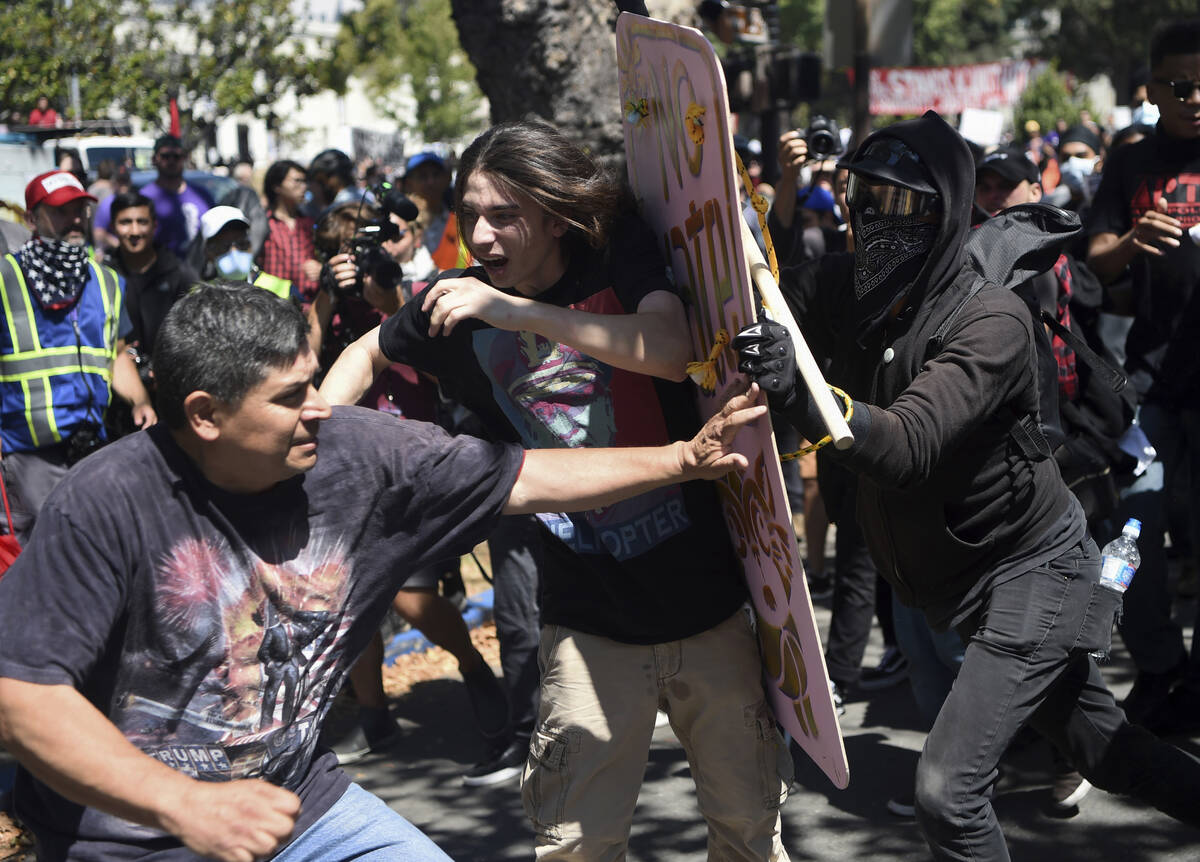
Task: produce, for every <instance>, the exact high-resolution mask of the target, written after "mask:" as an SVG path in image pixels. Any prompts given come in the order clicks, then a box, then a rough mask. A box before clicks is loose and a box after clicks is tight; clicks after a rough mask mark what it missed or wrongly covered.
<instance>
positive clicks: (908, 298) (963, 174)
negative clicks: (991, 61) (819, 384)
mask: <svg viewBox="0 0 1200 862" xmlns="http://www.w3.org/2000/svg"><path fill="white" fill-rule="evenodd" d="M844 164H845V166H846V167H847V168H848V169H849V171H850V180H849V184H848V186H847V194H846V198H847V201H848V203H849V209H850V217H851V221H852V223H853V228H854V239H855V251H854V253H853V254H846V255H827V256H825V257H823V258H821V259H820V260H817V261H814V262H812V263H810V264H805V265H804V266H801V267H798V268H795V269H790V270H787V271H785V273H784V275H783V289H784V293H785V295H786V296H787V299H788V303H789V305H790V306H791V308H792V311H793V312H794V314H795V316H796V319H797V320H798V321H800V322H801V326H802V328H803V330H804V336H805V338H806V339H807V341H808V344H809V345H810V346H811V347H812V350H813V353H814V354H815V355H816V357H817V358H818V360H821V359H829V360H830V361H831V363H832V365H831V371H830V374H829V379H830V381H831V382H832V383H835V384H837V385H838V386H840V387H842V388H843V389H844V390H845V391H846V393H847V395H848V399H849V400H850V402H851V406H852V408H853V412H852V415H851V416H850V417H849V422H850V427H851V430H852V431H853V432H854V438H855V442H854V444H853V445H852V446H851V447H850V448H848V449H846V450H844V451H840V452H831V457H832V458H833V459H834V460H836V461H838V462H840V463H841V464H842V465H844V466H845V467H847V468H848V469H850V470H851V471H853V472H855V473H857V474H858V520H859V522H860V524H861V526H862V530H863V534H864V537H865V538H866V540H867V544H868V546H869V547H870V550H871V554H872V556H873V557H874V559H875V563H876V565H877V566H878V569H879V571H880V573H881V574H882V575H883V576H884V577H885V578H886V579H887V580H888V581H890V583H891V585H892V587H893V589H894V590H895V591H896V594H897V595H898V596H899V598H900V599H901V601H903V602H904V603H905V604H907V605H910V606H913V607H916V608H919V609H921V610H922V611H923V612H924V613H925V616H926V618H927V619H928V621H929V623H930V624H931V625H932V626H933V628H934V629H935V630H938V631H945V630H946V629H948V628H951V627H953V628H954V629H955V630H956V631H957V632H958V633H959V635H960V636H961V637H962V639H963V641H964V643H966V644H967V649H966V655H965V659H964V662H963V665H962V669H961V671H960V672H959V675H958V679H957V681H956V682H955V684H954V688H953V690H952V691H951V693H950V695H949V697H948V698H947V699H946V702H945V704H944V705H943V707H942V710H941V712H940V714H939V715H938V718H937V720H936V722H935V723H934V726H933V729H932V730H931V731H930V734H929V738H928V740H927V741H926V744H925V749H924V752H923V753H922V756H921V760H920V763H919V765H918V767H917V782H916V808H917V816H918V819H919V821H920V823H921V827H922V830H923V832H924V834H925V837H926V840H927V841H928V842H929V845H930V847H931V849H932V850H933V855H934V857H935V858H937V859H972V860H983V859H988V860H992V859H999V860H1004V859H1008V858H1009V855H1008V850H1007V847H1006V845H1005V843H1004V837H1003V835H1002V833H1001V830H1000V827H999V825H998V823H997V820H996V816H995V813H994V811H993V810H992V806H991V801H990V798H991V794H992V790H993V787H994V785H995V781H996V777H997V768H996V767H997V763H998V762H999V759H1000V756H1001V755H1002V754H1003V752H1004V750H1005V749H1006V748H1007V747H1008V744H1009V742H1010V741H1011V740H1012V738H1013V736H1014V735H1015V734H1016V732H1017V731H1018V730H1019V729H1020V728H1021V727H1022V726H1024V725H1026V724H1032V725H1033V726H1034V727H1035V728H1036V729H1037V730H1039V731H1040V732H1042V733H1043V734H1044V735H1045V736H1047V737H1048V738H1049V739H1050V740H1051V741H1052V742H1054V744H1055V745H1057V746H1058V747H1059V748H1060V749H1061V750H1063V751H1064V752H1066V753H1067V754H1068V755H1069V756H1070V757H1071V759H1072V760H1073V762H1074V763H1075V764H1076V765H1077V766H1078V768H1079V770H1080V772H1082V773H1083V775H1084V776H1085V777H1086V778H1088V779H1089V780H1090V781H1091V782H1092V783H1093V784H1095V785H1096V786H1098V787H1101V788H1104V789H1107V790H1110V791H1113V792H1123V793H1132V794H1135V795H1137V796H1139V797H1141V798H1143V799H1144V800H1146V801H1148V802H1150V803H1151V804H1153V805H1155V806H1156V807H1158V808H1159V809H1161V810H1163V811H1165V812H1167V813H1168V814H1170V815H1172V816H1174V817H1176V818H1178V819H1180V820H1183V821H1185V822H1188V823H1192V824H1197V825H1200V809H1198V808H1197V806H1196V805H1195V800H1194V795H1193V792H1191V791H1194V789H1195V787H1197V786H1198V784H1197V782H1200V763H1197V761H1195V760H1194V759H1192V758H1191V757H1189V756H1187V755H1185V754H1183V753H1182V752H1180V751H1179V750H1178V749H1175V748H1174V747H1172V746H1170V745H1168V744H1166V743H1163V742H1161V741H1159V740H1158V739H1157V738H1156V737H1154V736H1153V735H1151V734H1149V733H1148V732H1146V731H1144V730H1142V729H1141V728H1137V727H1133V726H1131V725H1129V724H1128V722H1127V721H1126V720H1125V716H1124V714H1123V713H1122V712H1121V710H1120V709H1119V708H1118V707H1117V705H1116V703H1115V701H1114V700H1113V697H1112V695H1111V694H1110V693H1109V691H1108V690H1107V688H1105V685H1104V682H1103V680H1102V679H1101V676H1100V671H1099V670H1098V668H1097V667H1096V664H1095V662H1094V661H1092V660H1091V659H1090V658H1089V652H1091V651H1093V650H1104V649H1107V647H1108V645H1109V641H1110V638H1111V630H1112V618H1113V613H1114V611H1115V608H1116V605H1117V603H1118V602H1119V597H1118V594H1116V593H1114V592H1113V591H1111V590H1108V589H1106V588H1104V587H1101V586H1100V585H1099V568H1100V567H1099V554H1098V552H1097V550H1096V545H1095V543H1094V542H1093V541H1092V539H1091V538H1090V537H1089V536H1088V534H1087V530H1086V526H1085V523H1084V517H1083V512H1082V510H1081V509H1080V507H1079V504H1078V502H1077V501H1076V500H1075V499H1074V497H1073V496H1072V495H1071V493H1070V491H1068V490H1067V487H1066V485H1065V484H1064V483H1063V481H1062V478H1061V476H1060V474H1059V471H1058V468H1057V466H1056V465H1055V462H1054V459H1053V458H1051V457H1049V455H1050V453H1049V448H1048V447H1047V446H1046V444H1045V440H1044V437H1043V435H1042V433H1041V428H1040V425H1039V421H1038V385H1037V379H1038V377H1037V357H1036V353H1035V342H1034V333H1035V330H1034V325H1035V324H1034V320H1033V317H1032V315H1031V314H1030V311H1029V308H1028V307H1027V306H1026V305H1025V304H1024V303H1023V302H1022V301H1021V300H1020V299H1019V298H1018V297H1017V296H1016V295H1014V294H1013V293H1012V291H1011V290H1009V289H1007V287H1006V285H1008V284H1015V283H1019V282H1020V281H1023V280H1025V279H1027V278H1028V277H1029V276H1030V275H1032V274H1034V273H1037V272H1041V271H1044V270H1045V269H1048V268H1049V267H1050V266H1051V265H1052V264H1053V262H1054V260H1055V259H1056V258H1057V257H1058V254H1059V249H1060V248H1061V246H1062V244H1063V243H1064V242H1065V241H1066V240H1069V239H1070V238H1071V236H1073V235H1074V234H1077V233H1078V231H1079V223H1078V219H1077V218H1076V217H1075V216H1073V215H1071V214H1068V213H1064V212H1062V211H1061V210H1057V209H1054V208H1051V207H1045V206H1043V205H1039V204H1027V205H1025V206H1022V207H1016V208H1014V209H1012V210H1009V211H1006V212H1005V213H1002V214H1000V215H999V216H997V217H996V218H993V219H991V220H989V221H988V222H986V223H985V225H984V226H983V227H981V228H979V229H978V230H976V231H975V233H974V234H973V235H972V236H971V242H970V243H968V233H969V231H970V221H971V219H970V214H971V207H972V204H973V198H974V186H975V172H974V166H973V162H972V158H971V153H970V150H969V149H968V148H967V145H966V143H965V142H964V141H963V139H962V138H961V137H960V136H959V135H958V133H957V132H955V131H954V130H953V129H951V128H950V127H949V126H948V125H946V123H945V122H943V121H942V119H941V118H940V117H939V116H937V115H936V114H934V113H932V112H929V113H927V114H925V116H924V117H922V118H920V119H917V120H911V121H906V122H901V123H897V124H895V125H893V126H889V127H888V128H887V129H886V130H883V131H881V132H877V133H875V134H873V135H871V136H870V137H868V138H867V139H866V140H865V141H863V144H862V146H861V147H860V148H859V149H858V151H857V152H856V153H855V154H854V155H853V156H852V157H851V158H850V159H848V160H847V161H845V162H844ZM985 231H986V233H984V232H985ZM1000 264H1005V265H1004V266H1001V265H1000ZM1005 269H1007V270H1008V272H1007V273H1005V272H1003V270H1005ZM982 273H986V274H987V277H986V278H985V277H984V275H983V274H982ZM998 275H1000V276H1004V277H1003V278H997V276H998ZM734 347H735V348H737V349H738V351H739V353H740V367H741V369H742V370H743V371H745V372H747V373H748V374H750V375H751V376H752V377H753V378H754V379H756V380H757V381H758V383H759V385H760V386H761V387H762V388H763V389H764V390H766V391H767V393H768V397H769V399H770V400H771V402H772V407H773V409H776V410H777V411H779V412H783V413H784V414H785V415H787V416H788V418H789V419H790V420H791V421H792V422H793V424H795V425H796V426H797V428H798V429H799V430H800V432H801V433H802V434H804V436H806V437H808V438H809V439H813V440H816V439H819V438H821V437H822V436H823V435H824V433H825V431H824V428H823V425H822V423H821V421H820V419H819V416H818V414H817V411H816V409H815V407H814V406H813V405H812V403H811V398H810V396H809V394H808V391H807V389H805V388H804V387H803V385H800V386H797V382H796V375H795V361H794V358H793V353H792V347H791V342H790V340H789V337H788V336H787V335H786V331H785V330H784V329H783V327H781V326H779V325H778V324H774V323H771V322H762V323H759V324H757V325H755V326H753V327H749V328H747V329H745V330H743V331H742V333H740V334H739V335H738V337H737V338H736V339H735V341H734Z"/></svg>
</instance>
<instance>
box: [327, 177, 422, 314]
mask: <svg viewBox="0 0 1200 862" xmlns="http://www.w3.org/2000/svg"><path fill="white" fill-rule="evenodd" d="M372 194H373V195H374V197H375V199H376V200H377V201H379V202H380V215H379V217H378V218H375V219H366V220H362V219H360V220H359V227H358V230H357V231H355V233H354V236H353V237H352V238H351V239H350V242H349V248H348V249H347V250H348V251H349V252H350V253H351V254H353V255H354V260H355V263H357V265H358V278H356V279H355V280H354V282H353V283H352V284H349V285H344V286H341V285H337V284H336V283H335V282H334V281H333V279H332V278H330V284H331V285H332V288H333V291H334V292H335V293H336V294H338V295H339V296H362V291H363V278H364V276H365V275H369V276H371V278H372V279H373V280H374V282H375V283H376V284H377V285H379V287H380V288H382V289H383V290H394V289H395V288H396V285H398V284H399V283H400V280H401V278H402V277H403V272H402V270H401V268H400V264H399V263H397V262H396V261H395V260H394V259H393V258H392V256H391V255H390V254H388V253H387V251H386V250H384V248H383V243H385V242H395V241H396V240H398V239H400V228H399V226H398V225H397V224H396V223H395V222H394V221H392V220H391V215H392V214H393V213H394V214H395V215H397V216H399V217H400V218H401V219H403V220H404V221H406V222H409V223H410V224H411V222H413V221H414V220H415V219H416V218H417V215H418V210H417V205H416V204H414V203H413V202H412V201H411V200H409V199H408V198H407V197H406V196H405V195H404V194H403V193H402V192H401V191H400V190H399V189H396V188H392V185H391V183H383V184H382V185H381V186H379V187H377V188H375V189H373V190H372ZM361 212H362V202H361V201H360V202H359V213H360V214H361ZM412 229H413V228H411V227H410V228H409V230H412Z"/></svg>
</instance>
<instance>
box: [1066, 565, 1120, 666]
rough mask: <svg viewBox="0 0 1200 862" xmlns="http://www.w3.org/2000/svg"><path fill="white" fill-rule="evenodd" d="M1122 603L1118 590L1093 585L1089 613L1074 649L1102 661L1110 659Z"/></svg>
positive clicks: (1087, 612)
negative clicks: (1114, 629)
mask: <svg viewBox="0 0 1200 862" xmlns="http://www.w3.org/2000/svg"><path fill="white" fill-rule="evenodd" d="M1121 601H1122V594H1121V593H1119V592H1117V591H1116V590H1110V589H1109V588H1108V587H1102V586H1101V585H1100V584H1092V592H1091V595H1090V596H1088V603H1087V611H1086V612H1085V613H1084V615H1083V622H1082V624H1080V626H1079V634H1078V635H1077V636H1076V638H1075V644H1074V647H1073V648H1074V649H1079V650H1085V651H1086V652H1089V653H1091V654H1092V656H1093V657H1095V658H1097V659H1100V660H1104V659H1106V658H1108V651H1109V650H1110V649H1112V632H1113V623H1114V622H1115V621H1116V620H1117V619H1118V618H1119V614H1120V611H1121Z"/></svg>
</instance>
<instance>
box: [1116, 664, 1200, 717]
mask: <svg viewBox="0 0 1200 862" xmlns="http://www.w3.org/2000/svg"><path fill="white" fill-rule="evenodd" d="M1186 662H1187V656H1186V655H1184V656H1183V657H1182V658H1181V659H1180V661H1179V664H1177V665H1176V666H1175V667H1173V668H1171V669H1170V670H1168V671H1166V672H1165V673H1153V672H1151V671H1139V672H1138V675H1137V677H1136V678H1135V679H1134V681H1133V688H1131V689H1130V690H1129V694H1128V695H1127V696H1126V697H1125V700H1124V701H1123V702H1122V703H1121V706H1122V708H1124V710H1125V717H1126V718H1128V719H1129V723H1130V724H1141V725H1143V726H1144V725H1145V724H1146V721H1147V719H1149V718H1150V717H1151V716H1152V715H1153V714H1154V713H1156V712H1158V711H1160V710H1161V709H1163V707H1165V706H1166V704H1167V697H1168V696H1169V695H1170V693H1171V686H1173V685H1174V684H1175V681H1176V680H1178V679H1179V677H1180V676H1182V674H1183V668H1184V666H1185V663H1186Z"/></svg>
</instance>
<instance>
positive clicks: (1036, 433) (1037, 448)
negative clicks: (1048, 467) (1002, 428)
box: [1008, 411, 1054, 461]
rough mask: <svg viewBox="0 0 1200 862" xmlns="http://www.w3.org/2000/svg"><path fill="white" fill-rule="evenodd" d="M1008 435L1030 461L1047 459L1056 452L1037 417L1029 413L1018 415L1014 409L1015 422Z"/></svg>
mask: <svg viewBox="0 0 1200 862" xmlns="http://www.w3.org/2000/svg"><path fill="white" fill-rule="evenodd" d="M1008 437H1009V439H1010V440H1012V442H1013V443H1014V444H1015V445H1016V447H1017V450H1018V451H1019V452H1020V453H1021V454H1022V455H1024V456H1025V458H1026V459H1027V460H1029V461H1045V460H1046V459H1047V458H1049V457H1051V456H1052V455H1053V454H1054V453H1053V452H1051V451H1050V441H1049V440H1047V439H1046V435H1045V433H1043V432H1042V428H1041V426H1040V425H1039V424H1038V421H1037V417H1035V416H1033V415H1031V414H1029V413H1026V414H1025V415H1024V416H1017V415H1016V412H1015V411H1014V413H1013V423H1012V425H1010V426H1009V428H1008Z"/></svg>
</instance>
